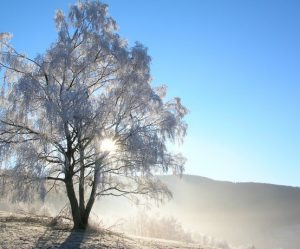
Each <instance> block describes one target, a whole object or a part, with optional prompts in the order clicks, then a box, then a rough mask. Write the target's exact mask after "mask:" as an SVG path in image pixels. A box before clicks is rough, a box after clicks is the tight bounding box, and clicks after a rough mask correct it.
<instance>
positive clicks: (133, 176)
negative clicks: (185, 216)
mask: <svg viewBox="0 0 300 249" xmlns="http://www.w3.org/2000/svg"><path fill="white" fill-rule="evenodd" d="M55 24H56V28H57V33H58V36H57V39H56V41H55V42H54V43H52V45H51V46H50V47H49V49H48V50H47V51H45V52H44V53H42V54H39V55H37V56H36V57H35V58H29V57H28V56H27V55H26V54H25V53H21V52H18V51H16V50H15V49H14V48H13V46H12V45H11V44H10V40H11V38H12V35H11V34H9V33H2V34H0V69H1V70H2V73H1V75H2V76H3V80H2V92H1V102H0V103H1V106H0V108H1V109H0V159H1V160H2V164H3V165H6V166H7V167H8V168H9V170H8V171H7V172H9V174H10V176H12V177H15V178H16V179H17V180H15V181H8V182H9V184H18V183H21V182H22V180H24V181H25V182H26V183H32V182H39V183H40V184H39V186H40V187H41V189H42V192H41V193H42V195H44V194H45V192H46V191H45V187H44V184H43V183H44V180H49V181H51V182H53V184H62V185H64V186H65V189H66V193H67V196H68V199H69V201H70V206H71V210H72V216H73V221H74V228H85V227H86V225H87V224H88V217H89V214H90V211H91V209H92V206H93V204H94V201H95V199H96V198H97V197H100V196H105V195H114V196H124V195H131V194H147V195H149V196H150V197H154V198H160V197H161V196H164V195H166V194H167V195H170V194H171V193H170V192H169V191H168V189H167V188H166V187H165V186H164V185H163V184H162V183H161V182H160V181H159V180H158V179H157V177H155V173H164V172H168V171H170V170H171V171H172V172H175V173H178V174H180V173H181V172H182V171H183V169H184V158H183V157H182V156H181V155H179V154H172V153H170V152H169V151H168V148H167V146H166V144H167V143H168V142H169V141H170V142H176V141H181V139H182V138H183V137H184V136H185V134H186V129H187V125H186V124H185V122H184V121H183V118H184V116H185V115H186V114H187V110H186V108H185V107H184V106H183V105H182V104H181V101H180V98H174V99H170V100H166V86H160V87H153V86H151V74H150V61H151V58H150V56H149V55H148V53H147V48H146V47H144V46H143V45H142V44H140V43H136V44H135V45H134V46H133V47H129V46H128V44H127V42H126V40H124V39H122V38H121V37H120V36H119V34H118V33H117V25H116V22H115V20H114V19H112V18H111V17H110V16H109V15H108V6H107V5H106V4H103V3H101V2H99V1H78V2H77V3H76V4H74V5H72V6H71V7H70V10H69V13H68V15H65V14H64V13H63V12H62V11H60V10H58V11H57V12H56V15H55ZM19 185H20V186H19V189H18V190H20V191H21V192H22V189H24V188H25V186H27V185H26V184H19ZM29 190H30V189H28V188H27V192H26V194H25V195H20V197H23V198H24V196H25V197H26V196H27V197H28V193H29V192H30V191H29ZM23 194H24V191H23Z"/></svg>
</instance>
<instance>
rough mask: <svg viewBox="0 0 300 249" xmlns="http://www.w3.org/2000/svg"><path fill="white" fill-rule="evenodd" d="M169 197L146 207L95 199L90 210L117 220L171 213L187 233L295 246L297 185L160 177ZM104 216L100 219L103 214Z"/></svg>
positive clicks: (299, 219)
mask: <svg viewBox="0 0 300 249" xmlns="http://www.w3.org/2000/svg"><path fill="white" fill-rule="evenodd" d="M161 179H162V180H163V181H164V182H165V183H166V184H167V185H168V187H169V188H170V190H171V191H172V192H173V199H172V200H171V201H169V202H167V203H166V204H165V205H162V206H160V207H155V204H154V205H153V206H152V208H151V209H148V208H147V207H139V208H136V207H135V206H133V205H131V204H130V203H128V202H127V201H125V200H124V199H123V200H120V199H118V200H117V199H110V200H105V201H104V200H103V201H99V202H98V203H97V205H96V207H95V212H97V213H98V214H99V216H100V217H101V214H102V215H104V217H110V218H108V219H107V221H109V222H110V224H114V223H113V220H110V219H112V217H114V218H115V223H116V224H117V223H118V222H119V223H122V218H124V217H125V218H126V215H129V216H133V215H134V214H135V213H136V212H137V210H146V211H145V212H146V213H148V214H149V215H151V214H152V215H153V214H154V217H155V216H157V215H161V216H166V217H170V216H172V217H174V218H176V219H177V220H178V221H179V222H180V223H181V224H182V226H183V228H185V230H186V231H189V232H191V233H194V234H196V235H195V236H194V239H197V234H198V237H200V236H199V235H201V234H202V235H207V236H208V237H209V236H212V237H214V238H215V239H217V240H220V241H222V240H225V241H227V242H228V243H229V244H232V245H235V246H239V245H254V246H255V248H256V249H275V248H276V249H277V248H283V249H298V248H299V245H300V238H299V236H298V235H299V232H300V214H299V206H300V188H298V187H288V186H279V185H272V184H261V183H232V182H221V181H214V180H211V179H208V178H204V177H200V176H190V175H184V176H183V177H182V178H181V179H180V178H178V177H176V176H163V177H161ZM104 219H105V218H104Z"/></svg>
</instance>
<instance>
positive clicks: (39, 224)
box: [0, 212, 208, 249]
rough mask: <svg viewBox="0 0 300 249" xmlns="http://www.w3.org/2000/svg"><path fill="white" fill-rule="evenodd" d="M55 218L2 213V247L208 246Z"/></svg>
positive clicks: (131, 248) (119, 248)
mask: <svg viewBox="0 0 300 249" xmlns="http://www.w3.org/2000/svg"><path fill="white" fill-rule="evenodd" d="M51 221H53V220H52V218H50V217H40V216H33V215H31V216H28V215H24V214H11V213H8V212H0V235H1V236H0V249H14V248H18V249H27V248H47V249H51V248H60V249H67V248H70V249H71V248H72V249H76V248H82V249H83V248H84V249H88V248H101V249H102V248H105V249H176V248H177V249H208V248H204V247H201V246H199V245H196V244H192V243H183V242H175V241H165V240H156V239H146V238H138V237H130V236H128V235H124V234H120V233H114V232H110V231H107V230H99V229H97V230H96V229H93V230H89V231H86V232H82V231H71V230H70V227H69V226H68V225H67V224H66V225H65V226H63V225H59V226H58V225H56V224H54V223H53V222H52V223H51Z"/></svg>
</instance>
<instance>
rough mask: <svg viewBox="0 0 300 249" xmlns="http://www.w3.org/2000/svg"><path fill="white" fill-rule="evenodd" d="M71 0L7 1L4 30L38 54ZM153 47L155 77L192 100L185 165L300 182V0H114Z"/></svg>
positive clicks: (123, 21)
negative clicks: (58, 12)
mask: <svg viewBox="0 0 300 249" xmlns="http://www.w3.org/2000/svg"><path fill="white" fill-rule="evenodd" d="M74 2H75V1H71V0H44V1H40V0H30V1H18V0H10V1H8V0H7V1H4V0H2V1H1V2H0V3H1V5H0V6H1V15H0V32H2V31H8V32H11V33H13V34H14V38H13V44H14V45H15V46H16V47H17V49H19V50H20V51H24V52H26V53H28V54H29V55H31V56H35V55H36V54H37V53H43V51H45V49H47V47H49V45H50V43H51V42H53V41H54V40H55V37H56V33H55V26H54V23H53V17H54V11H55V10H56V9H64V10H67V8H68V6H69V4H70V3H74ZM104 2H105V3H107V4H108V5H109V6H110V14H111V15H112V16H113V17H114V19H116V21H117V23H118V25H119V28H120V34H121V35H122V36H123V37H124V38H126V39H127V40H128V41H129V43H130V44H133V43H134V42H135V41H140V42H142V43H143V44H144V45H145V46H147V47H148V48H149V54H150V55H151V56H152V75H153V78H154V82H153V83H154V84H167V85H168V87H169V95H168V96H169V97H172V96H180V97H181V98H182V101H183V103H184V104H185V105H186V107H187V108H188V109H189V110H190V114H189V115H188V116H187V118H186V121H187V123H188V125H189V130H188V135H187V137H186V139H185V143H184V145H183V146H182V147H181V150H182V151H183V153H184V155H185V156H186V157H187V159H188V162H187V164H186V173H189V174H196V175H202V176H206V177H210V178H214V179H218V180H230V181H236V182H239V181H254V182H268V183H276V184H284V185H293V186H300V1H296V0H295V1H291V0H280V1H279V0H274V1H267V0H260V1H259V0H253V1H250V0H244V1H239V0H237V1H233V0H228V1H221V0H218V1H217V0H189V1H174V0H163V1H159V0H155V1H154V0H151V1H150V0H144V1H140V0H127V1H124V0H107V1H104Z"/></svg>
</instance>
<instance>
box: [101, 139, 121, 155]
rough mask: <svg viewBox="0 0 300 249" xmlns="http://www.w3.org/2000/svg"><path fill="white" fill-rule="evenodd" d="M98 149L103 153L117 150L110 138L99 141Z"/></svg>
mask: <svg viewBox="0 0 300 249" xmlns="http://www.w3.org/2000/svg"><path fill="white" fill-rule="evenodd" d="M100 148H101V150H102V151H105V152H112V153H113V152H115V151H116V149H117V146H116V143H115V141H113V139H111V138H105V139H103V140H102V141H101V144H100Z"/></svg>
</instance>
